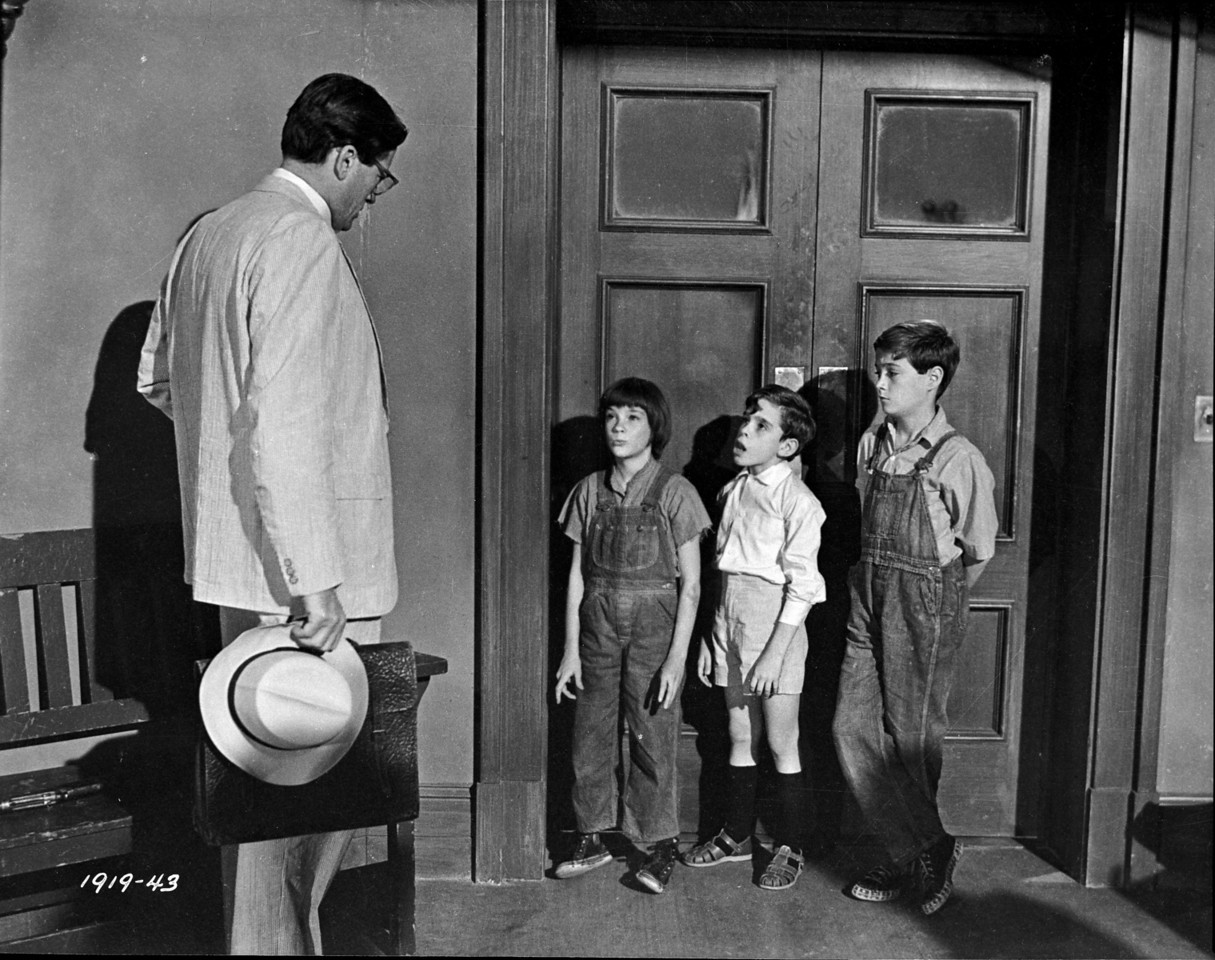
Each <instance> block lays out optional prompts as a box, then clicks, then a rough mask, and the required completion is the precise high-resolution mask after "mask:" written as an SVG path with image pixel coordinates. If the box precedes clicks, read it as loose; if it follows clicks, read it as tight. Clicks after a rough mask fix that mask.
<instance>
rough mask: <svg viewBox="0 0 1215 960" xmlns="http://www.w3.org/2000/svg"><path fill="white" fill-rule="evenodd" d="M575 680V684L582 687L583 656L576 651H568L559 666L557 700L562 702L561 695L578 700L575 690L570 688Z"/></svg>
mask: <svg viewBox="0 0 1215 960" xmlns="http://www.w3.org/2000/svg"><path fill="white" fill-rule="evenodd" d="M571 680H573V681H574V686H576V687H577V688H578V689H579V690H581V689H582V658H581V657H579V656H578V654H576V653H567V654H566V655H565V656H564V657H562V658H561V666H559V667H558V668H557V702H558V703H560V702H561V697H562V696H563V695H564V696H567V697H569V698H570V699H571V700H577V699H578V697H577V696H575V695H574V691H573V690H571V689H570V686H569V683H570V681H571Z"/></svg>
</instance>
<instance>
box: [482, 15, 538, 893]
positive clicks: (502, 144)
mask: <svg viewBox="0 0 1215 960" xmlns="http://www.w3.org/2000/svg"><path fill="white" fill-rule="evenodd" d="M555 31H556V12H555V2H554V0H482V4H481V64H480V73H481V84H482V87H481V97H480V100H481V117H480V127H481V157H480V168H481V197H480V221H481V222H480V227H481V277H480V321H481V358H480V359H481V370H480V382H481V394H480V398H479V408H480V424H479V430H478V433H479V436H480V440H481V449H480V462H479V477H478V494H479V504H478V512H479V515H478V520H479V533H478V539H479V551H478V552H479V561H478V571H477V580H478V584H479V593H478V603H479V610H478V628H479V629H478V635H479V649H478V657H477V663H478V682H479V685H478V690H477V716H476V736H477V746H476V749H477V756H476V777H477V782H476V785H475V788H474V789H475V795H474V802H475V805H476V827H475V830H476V836H475V839H474V851H475V853H474V858H475V859H474V868H473V869H474V874H473V875H474V877H475V879H477V880H480V881H498V880H511V879H540V877H541V876H542V875H543V871H544V839H545V838H544V822H545V815H544V801H545V763H546V742H545V740H546V713H547V711H546V702H547V700H546V695H547V690H548V673H549V670H548V616H547V604H548V599H547V597H548V584H549V579H548V523H549V517H548V512H549V504H548V500H549V494H548V492H549V450H548V447H549V423H550V420H551V398H550V393H551V391H550V368H551V353H552V351H551V347H550V344H551V340H552V335H551V331H552V314H553V294H552V290H553V270H552V257H553V252H554V250H555V248H556V244H555V243H554V241H553V236H554V222H555V218H554V171H555V170H556V163H555V162H554V156H555V147H556V138H557V129H556V127H557V123H558V117H559V112H558V108H557V102H556V97H557V43H556V32H555Z"/></svg>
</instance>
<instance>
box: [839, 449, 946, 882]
mask: <svg viewBox="0 0 1215 960" xmlns="http://www.w3.org/2000/svg"><path fill="white" fill-rule="evenodd" d="M886 429H887V428H886V427H885V426H884V425H883V426H882V427H881V429H880V430H879V432H878V436H877V443H876V444H875V445H874V450H873V456H872V457H870V459H869V463H868V471H869V475H870V476H869V485H868V488H867V490H866V494H865V505H864V511H863V518H862V521H861V523H862V542H861V560H860V563H858V564H857V566H856V567H854V568H853V570H852V577H851V593H852V610H851V613H850V615H849V621H848V651H847V655H846V656H845V658H844V665H843V668H842V670H841V672H840V690H839V700H838V702H837V706H836V712H835V722H834V725H833V733H834V736H835V744H836V750H837V752H838V754H839V759H840V765H841V767H842V768H843V770H844V774H845V776H846V777H847V778H848V783H849V786H850V787H851V788H852V793H853V795H854V796H855V797H856V799H857V803H858V804H859V805H860V807H861V812H862V813H863V814H864V815H865V818H866V820H867V821H868V823H869V825H870V826H871V827H872V828H874V830H875V832H876V833H877V834H878V835H879V836H880V837H882V839H883V841H884V842H885V844H886V846H887V849H888V850H889V853H890V857H891V859H892V860H893V861H894V863H896V864H899V865H902V864H905V863H907V862H909V861H910V860H911V859H913V858H914V857H915V856H916V855H917V854H919V853H920V852H921V851H923V850H925V849H927V848H928V847H929V846H930V845H932V844H933V843H934V842H936V841H937V840H939V839H940V838H941V837H942V836H943V835H944V834H945V829H944V827H943V826H942V825H941V818H940V815H939V813H938V811H937V784H938V782H939V781H940V778H941V750H942V745H943V742H944V739H945V729H946V723H947V720H946V715H945V706H946V701H947V699H948V697H949V688H950V685H951V684H952V682H953V669H954V661H955V658H956V655H957V652H958V649H959V648H960V647H961V644H962V640H963V638H964V637H965V635H966V621H967V614H968V591H967V586H966V574H965V571H964V570H963V567H962V561H961V558H959V559H957V560H954V561H953V562H952V563H950V564H948V565H947V566H945V567H942V566H941V564H940V559H939V557H938V553H937V541H936V534H935V533H934V532H933V529H932V521H931V519H930V517H929V514H928V503H927V500H926V499H925V494H924V486H923V483H922V478H923V476H924V475H925V474H926V473H927V472H928V470H929V469H930V468H931V466H932V463H933V459H934V458H935V457H936V456H937V453H938V452H939V451H940V449H941V447H942V446H943V445H944V444H945V443H947V442H948V441H949V439H950V438H951V437H953V436H955V435H956V431H950V432H949V433H947V434H946V435H945V436H943V437H942V438H941V439H940V440H939V441H938V442H937V443H936V445H935V446H934V447H933V448H932V449H931V450H929V451H928V453H927V454H925V456H924V457H923V458H922V459H921V460H920V461H919V462H918V463H916V465H915V468H914V470H913V471H912V472H911V473H910V474H906V475H902V476H899V475H896V474H892V473H886V472H884V471H882V470H878V469H877V461H878V458H879V451H880V450H881V449H882V445H883V442H884V440H885V431H886Z"/></svg>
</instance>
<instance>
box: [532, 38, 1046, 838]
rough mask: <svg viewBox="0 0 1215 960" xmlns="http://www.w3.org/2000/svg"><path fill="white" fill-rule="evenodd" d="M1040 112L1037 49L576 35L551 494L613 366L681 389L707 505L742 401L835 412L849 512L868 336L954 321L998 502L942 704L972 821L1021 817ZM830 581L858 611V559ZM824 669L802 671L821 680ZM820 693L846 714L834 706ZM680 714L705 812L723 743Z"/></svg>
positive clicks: (952, 406)
mask: <svg viewBox="0 0 1215 960" xmlns="http://www.w3.org/2000/svg"><path fill="white" fill-rule="evenodd" d="M1049 105H1050V78H1049V64H1048V63H1046V62H1044V61H1041V60H1038V61H1029V60H1026V61H1014V60H1008V59H1000V60H995V59H981V58H976V57H965V56H957V55H933V54H903V53H887V52H847V51H818V50H808V49H806V50H777V49H726V50H721V49H699V48H682V47H681V48H667V47H644V48H642V47H638V48H630V47H612V46H571V47H567V48H565V49H564V51H563V56H562V82H561V171H560V188H559V196H560V241H559V257H560V264H559V276H560V322H559V325H558V330H557V339H558V342H557V344H556V350H555V356H556V358H557V367H556V384H555V404H554V406H555V412H556V420H557V424H556V426H555V429H554V450H553V461H554V465H555V479H556V483H555V490H556V491H557V492H560V491H562V490H564V489H567V488H568V481H569V480H570V479H572V478H574V477H576V476H577V475H578V474H579V473H580V472H585V470H586V469H590V468H591V467H593V466H594V465H595V453H596V450H597V442H598V438H597V432H596V429H595V427H594V425H593V424H592V422H591V421H590V419H589V418H591V417H593V415H594V413H595V407H596V400H597V397H598V394H599V392H600V391H601V390H602V388H603V386H605V385H606V384H607V383H609V382H611V381H612V380H614V379H616V378H618V377H621V376H626V375H634V376H641V377H646V378H648V379H651V380H654V381H655V382H657V383H658V384H659V385H660V386H661V387H662V388H663V390H664V391H665V393H666V394H667V396H668V398H669V400H670V401H671V405H672V408H673V411H674V416H675V431H674V437H673V439H672V441H671V443H670V446H669V447H668V450H667V452H666V454H665V455H664V458H663V459H664V462H665V463H666V464H667V465H668V466H673V467H674V468H676V469H680V470H683V471H684V472H685V473H687V474H688V475H689V476H690V477H692V478H693V480H694V482H696V483H697V485H698V487H699V488H700V489H701V491H702V495H704V496H705V497H706V499H707V500H708V499H711V497H712V494H713V492H714V489H715V487H716V485H717V484H719V483H720V482H721V481H722V480H724V479H725V478H728V477H729V476H730V475H731V473H732V469H730V468H729V467H728V460H723V458H722V456H721V453H722V450H723V446H724V444H725V442H726V441H727V440H728V437H729V433H730V430H731V420H730V418H731V416H733V415H737V414H739V413H741V410H742V404H743V400H744V398H745V397H746V395H747V394H748V393H749V392H750V391H751V390H753V389H754V388H755V387H757V386H759V385H760V384H762V383H766V382H771V381H779V382H782V383H785V384H786V385H788V386H791V387H793V388H795V389H801V390H803V391H804V392H805V394H806V396H807V397H808V398H809V399H810V400H811V402H812V404H813V406H814V409H815V413H816V417H817V419H818V424H819V435H818V438H817V440H816V442H815V444H814V447H813V449H812V450H811V451H809V452H808V455H807V462H806V464H805V467H806V477H807V481H808V482H809V483H810V484H811V486H812V488H814V489H816V490H817V491H818V492H819V494H820V496H821V498H822V499H823V501H824V503H825V504H826V506H827V510H828V514H829V518H830V516H831V514H832V512H833V510H837V511H844V512H848V511H849V510H852V511H854V510H855V498H854V497H853V495H852V492H851V491H852V487H853V483H854V481H855V466H854V460H855V450H856V441H857V438H858V437H859V435H860V433H861V432H862V431H863V429H864V428H865V427H866V426H867V425H868V424H869V423H870V422H871V420H872V418H873V416H874V415H875V413H876V410H877V406H876V400H875V396H874V392H873V389H872V386H871V381H870V377H869V371H870V370H871V368H872V362H873V358H872V349H871V344H872V342H873V340H874V339H875V337H876V336H877V334H878V333H879V332H880V331H881V330H883V329H885V328H886V327H888V326H890V325H891V324H893V323H897V322H899V321H901V320H910V319H919V318H926V317H927V318H935V319H937V320H940V321H941V322H943V323H944V324H946V326H947V327H948V328H949V329H950V330H951V332H952V333H953V334H954V335H955V337H956V338H957V339H958V341H959V342H960V344H961V348H962V365H961V368H960V370H959V372H958V374H957V377H956V379H955V380H954V382H953V384H951V386H950V387H949V389H948V391H947V393H946V394H945V396H944V397H943V400H942V403H943V406H944V407H945V408H946V410H947V413H948V416H949V419H950V421H951V422H952V423H953V424H954V425H955V426H957V427H958V428H959V429H961V430H962V431H963V432H964V433H965V434H966V435H967V436H968V437H969V438H971V439H972V440H973V441H974V442H975V443H976V444H977V445H978V447H979V448H980V449H981V450H982V451H983V452H984V454H985V456H986V457H987V460H988V463H989V464H990V466H991V468H992V471H993V473H994V474H995V478H996V497H997V508H998V511H999V517H1000V530H999V541H998V545H997V553H996V558H995V559H994V560H993V562H992V563H991V564H990V566H989V568H988V570H987V572H986V573H985V574H984V576H983V578H982V580H981V581H980V582H979V584H978V586H977V588H976V590H975V591H974V595H973V596H972V599H971V627H970V634H969V636H968V638H967V641H966V645H965V648H964V652H963V657H962V662H961V665H960V668H959V672H958V675H957V679H956V681H955V686H954V689H953V693H952V696H951V700H950V734H949V742H948V746H947V754H946V766H945V777H944V780H943V782H942V785H941V801H942V810H943V814H944V817H945V820H946V825H947V827H948V828H949V829H950V830H951V831H953V832H955V833H959V834H963V835H990V836H1000V835H1012V834H1014V833H1017V832H1018V830H1019V825H1018V823H1017V814H1016V811H1017V792H1018V781H1019V772H1020V770H1021V769H1022V766H1023V758H1022V757H1021V756H1020V750H1019V744H1020V731H1021V723H1022V717H1021V702H1022V687H1023V683H1024V677H1023V669H1022V664H1023V662H1024V643H1025V608H1026V604H1027V603H1028V602H1031V599H1032V598H1030V597H1029V596H1028V592H1027V581H1028V572H1029V571H1028V564H1029V532H1030V531H1029V524H1030V509H1029V508H1030V503H1031V495H1032V482H1033V477H1032V467H1033V459H1034V458H1033V450H1034V436H1033V424H1034V421H1035V417H1034V402H1035V379H1034V378H1035V370H1036V366H1037V364H1036V354H1037V342H1038V327H1039V323H1040V316H1039V315H1040V304H1041V276H1042V250H1043V242H1042V241H1043V221H1044V213H1045V205H1044V197H1045V174H1046V162H1045V161H1046V146H1047V144H1046V131H1047V129H1048V114H1049ZM850 497H852V500H851V501H850V499H849V498H850ZM828 533H829V534H830V536H831V537H832V538H833V542H831V543H829V544H824V551H825V553H829V554H830V555H831V556H833V557H835V558H837V560H838V558H840V557H844V558H847V557H848V556H849V553H850V550H851V549H852V548H853V545H850V544H848V543H844V542H835V541H842V540H846V539H847V538H849V537H850V536H854V535H855V525H854V524H851V525H850V524H847V523H844V524H841V523H836V524H831V523H830V522H829V526H828V529H827V531H825V535H827V534H828ZM845 566H846V564H845ZM560 579H561V578H560V576H558V577H556V578H555V582H559V581H560ZM829 583H830V589H831V590H832V591H833V597H832V600H833V602H834V604H835V607H836V609H837V610H838V609H840V605H841V603H842V604H843V605H844V607H846V598H844V597H841V596H840V591H841V590H842V589H843V588H842V580H841V579H840V578H839V577H834V578H829ZM555 590H556V588H555ZM554 622H556V623H558V624H559V623H560V622H561V620H560V617H557V618H556V619H555V621H554ZM812 623H813V621H812ZM818 630H819V632H820V634H821V635H820V636H818V637H816V636H815V635H814V632H815V631H813V630H812V635H811V638H810V642H811V646H812V647H815V645H816V644H817V645H819V646H820V647H821V649H834V650H840V649H842V621H841V620H840V618H838V617H836V618H829V619H828V620H825V621H822V622H821V623H820V624H819V626H818ZM828 634H830V635H828ZM811 659H812V661H814V665H815V669H817V670H819V671H830V670H831V669H832V668H833V667H832V662H831V658H830V657H827V658H825V659H824V658H819V659H818V660H817V661H815V657H814V654H813V653H812V658H811ZM820 679H821V678H820ZM691 682H693V683H694V682H695V681H694V680H693V681H691ZM823 689H833V687H832V685H831V684H826V685H825V686H824V685H823V684H821V683H820V684H819V685H818V686H817V687H816V686H814V685H813V684H808V686H807V697H811V696H814V695H815V693H814V691H815V690H817V691H819V695H820V696H821V695H822V694H821V691H822V690H823ZM810 706H811V707H817V710H812V711H810V713H808V714H807V716H809V715H815V716H817V717H818V718H819V719H818V721H816V722H817V723H818V724H819V725H820V727H821V726H822V724H823V723H825V722H828V720H829V717H830V713H831V704H821V703H820V704H816V705H815V704H811V705H810ZM685 732H686V748H687V749H685V751H684V754H685V756H684V761H683V762H682V764H681V770H682V777H683V779H684V783H683V788H684V792H683V795H684V797H685V803H684V811H683V813H684V820H685V825H686V826H687V827H688V828H689V829H693V828H695V825H696V823H697V810H696V809H694V808H695V806H696V803H697V800H696V798H697V795H698V791H697V774H698V770H699V758H700V757H703V756H707V755H709V753H710V752H711V751H710V749H709V745H708V744H706V743H699V744H698V743H697V742H696V737H697V730H696V729H694V728H693V727H691V726H689V727H688V728H687V730H686V731H685ZM807 733H808V732H807V731H803V739H804V740H814V739H815V736H814V732H810V735H809V736H807ZM706 735H707V734H706V733H705V730H704V729H703V728H701V729H700V731H699V736H700V737H701V738H702V739H703V738H704V737H705V736H706ZM817 735H818V738H819V740H820V742H821V739H822V735H823V731H822V730H821V729H819V730H818V731H817ZM559 749H560V748H559V747H558V750H559Z"/></svg>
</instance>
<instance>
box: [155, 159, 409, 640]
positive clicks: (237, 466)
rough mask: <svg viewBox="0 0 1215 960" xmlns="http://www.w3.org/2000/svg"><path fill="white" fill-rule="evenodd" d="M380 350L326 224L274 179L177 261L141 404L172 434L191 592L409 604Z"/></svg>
mask: <svg viewBox="0 0 1215 960" xmlns="http://www.w3.org/2000/svg"><path fill="white" fill-rule="evenodd" d="M383 382H384V381H383V371H382V367H381V360H380V353H379V342H378V340H377V338H376V334H375V330H374V328H373V326H372V323H371V316H370V314H369V313H368V310H367V305H366V302H365V301H364V299H363V295H362V291H361V289H360V287H359V284H358V281H357V279H356V278H355V276H354V271H353V269H352V267H351V266H350V263H349V261H348V260H347V259H346V257H345V254H344V253H343V251H342V248H341V245H340V244H339V243H338V239H337V235H336V234H335V233H334V230H333V227H332V226H331V224H330V223H329V221H328V220H327V219H325V218H324V217H322V216H321V215H320V214H319V213H318V211H317V209H316V208H315V207H314V206H313V205H312V204H311V203H310V202H309V200H308V198H307V197H306V196H305V194H304V192H303V191H302V190H301V189H300V188H299V187H298V186H296V185H295V184H293V183H290V182H289V181H287V180H285V179H281V178H279V177H276V176H269V177H267V178H266V179H265V180H263V181H262V182H261V183H260V184H258V186H257V187H256V188H254V189H253V190H252V191H251V192H249V193H247V194H245V195H244V196H242V197H239V198H237V199H236V200H233V201H232V202H231V203H229V204H227V205H226V206H224V207H221V208H220V209H219V210H216V211H214V212H212V213H209V214H207V215H206V216H205V217H203V218H202V219H201V220H200V221H199V222H198V224H197V226H196V227H195V228H194V229H193V231H192V232H191V233H190V234H189V235H188V236H187V237H186V239H185V240H184V241H183V242H182V243H181V244H180V245H179V247H178V249H177V251H176V252H175V254H174V257H173V262H172V264H171V265H170V268H169V273H168V276H167V277H166V278H165V282H164V284H163V286H162V288H161V293H160V298H159V300H158V301H157V305H156V309H155V311H154V312H153V317H152V324H151V327H150V328H149V330H148V336H147V340H146V342H145V344H144V349H143V356H142V358H141V363H140V370H139V389H140V391H141V392H142V393H144V395H145V396H147V397H148V399H149V400H150V401H151V402H152V403H154V404H156V405H157V406H158V407H160V408H161V409H162V410H164V411H165V412H166V413H167V414H169V416H171V417H172V418H173V421H174V426H175V432H176V436H177V462H178V468H179V472H180V482H181V493H182V521H183V529H184V534H185V548H186V569H185V577H186V581H187V582H189V583H191V584H192V585H193V588H194V596H195V598H196V599H198V600H201V601H204V602H207V603H214V604H218V605H221V606H228V607H239V608H243V609H247V610H257V611H263V612H269V613H284V612H287V611H288V610H295V611H296V612H298V609H299V607H298V604H296V605H293V603H292V598H293V597H299V596H303V595H305V594H309V593H315V592H317V591H319V590H324V589H327V588H329V587H333V586H337V587H338V596H339V599H340V600H341V601H342V605H343V607H344V608H345V611H346V614H347V616H350V617H368V616H379V615H381V614H384V613H386V612H388V611H389V610H390V609H391V608H392V607H393V605H394V604H395V602H396V596H397V575H396V565H395V561H394V559H393V535H392V489H391V478H390V476H389V461H388V438H387V433H388V416H387V410H386V398H385V392H384V386H383Z"/></svg>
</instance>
